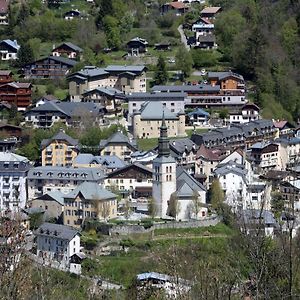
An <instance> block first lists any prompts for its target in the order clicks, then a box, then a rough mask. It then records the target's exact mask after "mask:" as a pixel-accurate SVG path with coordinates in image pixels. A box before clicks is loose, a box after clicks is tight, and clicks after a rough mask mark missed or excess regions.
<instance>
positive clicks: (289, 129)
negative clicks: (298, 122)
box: [274, 120, 295, 137]
mask: <svg viewBox="0 0 300 300" xmlns="http://www.w3.org/2000/svg"><path fill="white" fill-rule="evenodd" d="M274 126H275V128H276V129H277V131H278V135H277V136H278V137H284V136H285V137H288V136H290V137H291V136H293V130H294V129H295V126H294V125H293V124H291V123H290V122H288V121H285V120H282V121H279V120H278V121H274Z"/></svg>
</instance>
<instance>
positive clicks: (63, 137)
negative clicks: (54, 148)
mask: <svg viewBox="0 0 300 300" xmlns="http://www.w3.org/2000/svg"><path fill="white" fill-rule="evenodd" d="M55 140H56V141H66V142H67V143H68V144H69V145H71V146H78V140H76V139H73V138H72V137H70V136H69V135H67V134H66V133H65V132H63V131H59V132H58V133H57V134H56V135H55V136H53V137H52V138H51V139H44V140H42V142H41V148H42V149H44V148H45V147H47V146H48V145H50V144H51V142H52V141H55Z"/></svg>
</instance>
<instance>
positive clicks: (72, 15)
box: [64, 9, 81, 20]
mask: <svg viewBox="0 0 300 300" xmlns="http://www.w3.org/2000/svg"><path fill="white" fill-rule="evenodd" d="M80 17H81V12H80V11H79V10H78V9H71V10H69V11H67V12H65V14H64V19H65V20H73V19H76V18H80Z"/></svg>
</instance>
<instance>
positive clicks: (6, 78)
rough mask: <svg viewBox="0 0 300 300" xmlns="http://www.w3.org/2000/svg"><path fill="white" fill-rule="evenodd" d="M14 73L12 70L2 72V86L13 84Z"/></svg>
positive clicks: (0, 82) (0, 81) (0, 71)
mask: <svg viewBox="0 0 300 300" xmlns="http://www.w3.org/2000/svg"><path fill="white" fill-rule="evenodd" d="M12 75H13V73H12V71H10V70H0V84H4V83H9V82H13V81H14V80H13V78H12Z"/></svg>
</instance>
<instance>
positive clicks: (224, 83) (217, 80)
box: [207, 71, 245, 91]
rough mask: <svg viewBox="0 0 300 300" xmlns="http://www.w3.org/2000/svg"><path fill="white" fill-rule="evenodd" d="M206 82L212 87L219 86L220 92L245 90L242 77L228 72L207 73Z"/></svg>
mask: <svg viewBox="0 0 300 300" xmlns="http://www.w3.org/2000/svg"><path fill="white" fill-rule="evenodd" d="M207 76H208V81H209V83H210V84H211V85H212V86H216V85H218V86H220V88H221V90H223V91H227V90H242V91H244V89H245V80H244V77H243V76H242V75H240V74H237V73H233V72H232V71H228V72H208V74H207Z"/></svg>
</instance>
